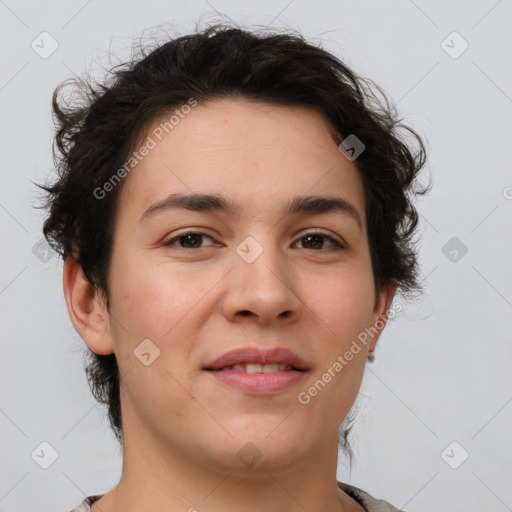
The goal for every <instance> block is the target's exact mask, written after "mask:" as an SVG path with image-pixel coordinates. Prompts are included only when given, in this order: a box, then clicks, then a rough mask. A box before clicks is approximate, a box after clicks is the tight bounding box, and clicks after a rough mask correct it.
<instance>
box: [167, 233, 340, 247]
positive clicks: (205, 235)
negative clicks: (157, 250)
mask: <svg viewBox="0 0 512 512" xmlns="http://www.w3.org/2000/svg"><path fill="white" fill-rule="evenodd" d="M188 235H199V236H203V237H207V238H210V239H211V240H213V238H212V237H211V236H210V235H207V234H206V233H201V232H200V231H187V232H185V233H180V234H179V235H177V236H175V237H173V238H171V239H170V240H168V241H167V242H165V243H164V244H163V245H164V246H173V245H175V242H176V241H178V240H179V239H180V238H183V237H185V236H188ZM308 236H317V237H321V238H325V239H326V240H329V241H330V242H332V243H333V244H334V245H335V246H336V248H337V249H346V246H345V245H344V244H342V243H341V242H338V240H336V239H335V238H333V237H332V236H329V235H327V234H325V233H323V232H321V231H310V232H308V233H305V234H304V235H302V236H300V237H299V238H297V240H296V242H298V241H299V240H303V239H304V238H307V237H308ZM176 247H178V249H184V250H186V251H191V250H198V249H203V247H197V248H195V249H194V248H191V247H179V246H176ZM310 250H312V251H317V252H318V250H321V249H318V250H317V249H310Z"/></svg>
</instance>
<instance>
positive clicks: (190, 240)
mask: <svg viewBox="0 0 512 512" xmlns="http://www.w3.org/2000/svg"><path fill="white" fill-rule="evenodd" d="M203 238H209V239H210V240H211V237H209V236H208V235H205V234H204V233H195V232H190V233H184V234H181V235H179V236H175V237H174V238H171V239H170V240H169V241H167V242H165V244H164V245H166V246H169V245H175V246H178V247H179V248H181V249H200V248H201V247H202V245H201V242H202V241H203ZM176 242H178V243H176Z"/></svg>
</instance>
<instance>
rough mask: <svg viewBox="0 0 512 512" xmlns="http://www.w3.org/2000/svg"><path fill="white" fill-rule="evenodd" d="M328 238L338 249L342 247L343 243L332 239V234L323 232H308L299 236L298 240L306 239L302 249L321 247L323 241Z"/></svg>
mask: <svg viewBox="0 0 512 512" xmlns="http://www.w3.org/2000/svg"><path fill="white" fill-rule="evenodd" d="M325 240H328V241H329V242H330V243H331V244H333V245H334V246H335V247H337V248H339V249H344V248H345V247H344V245H342V244H341V243H340V242H338V241H337V240H336V239H334V238H333V237H332V236H329V235H325V234H323V233H309V234H307V235H304V236H302V237H301V238H299V240H298V241H306V243H305V244H303V245H305V247H304V249H314V250H318V249H322V248H324V247H323V245H324V241H325Z"/></svg>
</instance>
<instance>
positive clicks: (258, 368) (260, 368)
mask: <svg viewBox="0 0 512 512" xmlns="http://www.w3.org/2000/svg"><path fill="white" fill-rule="evenodd" d="M229 368H231V369H232V370H236V371H238V372H246V373H276V372H279V371H283V370H286V371H288V370H292V367H291V366H290V365H287V364H279V363H272V364H253V363H248V364H234V365H233V366H231V367H229ZM226 369H228V368H226Z"/></svg>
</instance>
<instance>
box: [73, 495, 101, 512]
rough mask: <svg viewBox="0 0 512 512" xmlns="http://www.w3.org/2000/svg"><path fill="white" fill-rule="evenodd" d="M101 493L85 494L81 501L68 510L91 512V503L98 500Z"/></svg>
mask: <svg viewBox="0 0 512 512" xmlns="http://www.w3.org/2000/svg"><path fill="white" fill-rule="evenodd" d="M102 496H103V494H96V495H94V496H87V498H85V499H84V500H83V501H81V502H80V503H79V504H78V505H77V506H76V507H75V508H73V509H71V510H70V511H69V512H91V505H92V504H93V503H94V502H95V501H98V500H99V499H100V498H101V497H102Z"/></svg>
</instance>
